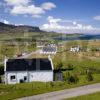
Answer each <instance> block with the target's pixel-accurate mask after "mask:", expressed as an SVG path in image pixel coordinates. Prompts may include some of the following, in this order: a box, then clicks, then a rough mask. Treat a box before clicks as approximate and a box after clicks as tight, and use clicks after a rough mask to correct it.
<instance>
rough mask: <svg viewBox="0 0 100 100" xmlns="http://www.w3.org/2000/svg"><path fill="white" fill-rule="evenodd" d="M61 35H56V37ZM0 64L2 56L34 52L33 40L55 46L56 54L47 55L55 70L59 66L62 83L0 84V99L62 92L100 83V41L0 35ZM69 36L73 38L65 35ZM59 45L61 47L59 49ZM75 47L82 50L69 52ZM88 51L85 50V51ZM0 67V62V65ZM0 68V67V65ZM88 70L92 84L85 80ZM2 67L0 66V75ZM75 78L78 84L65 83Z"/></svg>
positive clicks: (47, 36) (31, 34)
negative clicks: (70, 77)
mask: <svg viewBox="0 0 100 100" xmlns="http://www.w3.org/2000/svg"><path fill="white" fill-rule="evenodd" d="M60 35H61V34H59V36H60ZM0 36H1V37H0V62H3V60H4V57H5V56H7V57H9V58H13V57H14V56H15V55H17V54H21V53H23V52H32V51H36V50H38V48H36V39H37V41H38V42H39V40H41V39H42V38H43V39H45V40H41V41H43V42H44V43H45V42H46V43H56V44H57V45H58V52H57V54H56V55H51V58H52V60H53V65H54V68H55V69H59V64H60V63H62V66H61V68H60V69H65V71H62V73H63V77H64V80H63V81H62V82H48V83H41V82H32V83H23V84H16V85H4V84H0V100H12V99H15V98H20V97H25V96H30V95H36V94H41V93H46V92H51V91H57V90H63V89H67V88H73V87H78V86H83V85H87V84H93V83H100V51H98V50H97V49H98V48H100V40H89V41H88V40H76V41H56V40H53V39H52V37H54V36H55V37H56V36H58V35H57V34H55V35H53V34H49V35H48V34H46V33H45V35H43V34H41V33H38V34H37V33H34V34H33V33H30V34H27V33H25V34H24V33H23V34H21V35H20V34H16V35H13V36H11V35H9V34H8V35H5V34H1V35H0ZM68 36H73V35H68ZM59 44H62V45H61V46H60V45H59ZM77 45H79V46H80V47H81V48H82V50H81V51H80V52H75V53H73V52H70V51H69V50H70V48H71V47H72V46H77ZM87 49H88V50H87ZM45 57H46V58H47V57H48V55H41V54H35V55H31V56H30V57H29V58H45ZM0 64H1V63H0ZM1 65H2V64H1ZM88 70H89V71H91V73H92V76H93V81H87V78H86V77H87V71H88ZM1 71H2V67H0V74H1ZM69 74H70V75H77V77H78V78H79V81H78V82H77V83H70V84H69V83H68V81H67V78H68V75H69Z"/></svg>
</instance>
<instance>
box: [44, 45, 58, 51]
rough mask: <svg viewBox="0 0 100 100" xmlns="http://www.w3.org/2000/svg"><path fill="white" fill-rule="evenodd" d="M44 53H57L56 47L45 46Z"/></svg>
mask: <svg viewBox="0 0 100 100" xmlns="http://www.w3.org/2000/svg"><path fill="white" fill-rule="evenodd" d="M43 52H56V47H50V46H47V47H46V46H45V47H43Z"/></svg>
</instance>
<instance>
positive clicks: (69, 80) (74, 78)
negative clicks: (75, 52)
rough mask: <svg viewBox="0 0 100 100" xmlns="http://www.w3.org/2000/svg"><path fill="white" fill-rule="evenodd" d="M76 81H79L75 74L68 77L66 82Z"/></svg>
mask: <svg viewBox="0 0 100 100" xmlns="http://www.w3.org/2000/svg"><path fill="white" fill-rule="evenodd" d="M78 81H79V78H78V76H77V75H76V74H75V75H71V76H69V77H68V83H77V82H78Z"/></svg>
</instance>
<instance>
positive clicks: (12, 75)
mask: <svg viewBox="0 0 100 100" xmlns="http://www.w3.org/2000/svg"><path fill="white" fill-rule="evenodd" d="M32 81H41V82H48V81H53V64H52V60H51V59H50V58H49V59H42V58H40V59H38V58H37V59H8V60H7V59H6V60H5V84H16V83H23V82H32Z"/></svg>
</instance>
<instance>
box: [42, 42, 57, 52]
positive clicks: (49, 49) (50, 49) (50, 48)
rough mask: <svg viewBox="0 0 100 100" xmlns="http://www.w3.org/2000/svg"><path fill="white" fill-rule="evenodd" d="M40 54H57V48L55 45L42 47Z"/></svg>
mask: <svg viewBox="0 0 100 100" xmlns="http://www.w3.org/2000/svg"><path fill="white" fill-rule="evenodd" d="M40 53H41V54H56V53H57V46H56V45H55V44H50V45H47V46H43V47H42V50H41V51H40Z"/></svg>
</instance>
